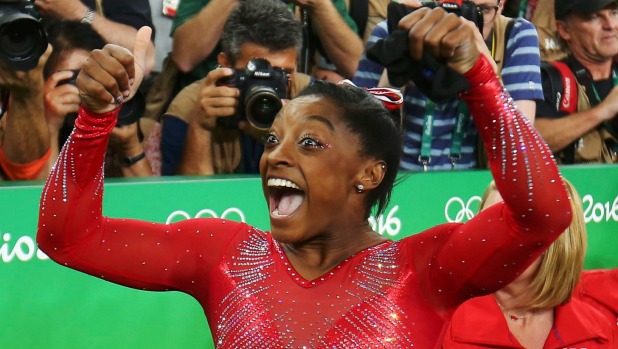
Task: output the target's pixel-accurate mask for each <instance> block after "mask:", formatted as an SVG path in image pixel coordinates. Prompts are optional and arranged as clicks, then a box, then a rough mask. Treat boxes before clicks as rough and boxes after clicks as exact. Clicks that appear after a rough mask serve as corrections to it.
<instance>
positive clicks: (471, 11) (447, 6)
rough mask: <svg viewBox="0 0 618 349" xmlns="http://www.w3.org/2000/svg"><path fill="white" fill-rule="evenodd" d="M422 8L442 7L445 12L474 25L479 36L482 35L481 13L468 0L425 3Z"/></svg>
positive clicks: (479, 9)
mask: <svg viewBox="0 0 618 349" xmlns="http://www.w3.org/2000/svg"><path fill="white" fill-rule="evenodd" d="M423 7H429V8H436V7H442V9H444V10H445V11H446V12H449V13H454V14H456V15H457V16H459V17H463V18H465V19H467V20H469V21H471V22H472V23H474V24H475V25H476V27H477V28H478V29H479V31H480V32H481V34H482V33H483V22H484V20H483V12H481V8H480V7H478V6H476V4H475V3H474V2H472V1H470V0H440V1H439V2H426V3H423Z"/></svg>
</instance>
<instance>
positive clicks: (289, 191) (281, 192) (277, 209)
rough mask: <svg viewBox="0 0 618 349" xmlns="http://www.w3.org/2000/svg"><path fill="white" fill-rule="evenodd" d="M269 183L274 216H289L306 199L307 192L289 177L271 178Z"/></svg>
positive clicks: (271, 208)
mask: <svg viewBox="0 0 618 349" xmlns="http://www.w3.org/2000/svg"><path fill="white" fill-rule="evenodd" d="M267 185H268V189H269V207H270V212H271V215H272V216H273V217H288V216H290V215H292V214H294V212H296V210H298V208H299V207H300V205H301V204H302V203H303V201H304V200H305V193H304V192H303V191H302V190H301V189H300V187H299V186H298V185H297V184H296V183H294V182H292V181H289V180H287V179H281V178H270V179H269V180H268V182H267Z"/></svg>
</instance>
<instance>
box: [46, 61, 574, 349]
mask: <svg viewBox="0 0 618 349" xmlns="http://www.w3.org/2000/svg"><path fill="white" fill-rule="evenodd" d="M466 75H467V77H468V79H469V80H470V82H471V86H475V87H473V88H472V89H471V90H470V91H468V92H467V93H465V94H463V95H462V98H464V99H465V100H466V101H467V102H468V105H469V108H470V111H471V113H472V115H475V116H476V123H477V125H478V128H479V130H480V132H481V134H482V136H483V139H484V140H485V145H486V147H487V149H488V153H489V156H490V161H491V169H492V172H493V175H494V177H495V180H496V183H497V186H498V188H499V190H500V192H501V193H502V196H503V197H504V200H505V204H504V205H496V206H495V207H493V208H491V209H488V210H485V211H484V212H483V213H481V214H480V215H478V216H477V217H476V218H475V219H473V220H472V221H470V222H468V223H466V224H446V225H441V226H438V227H435V228H433V229H429V230H427V231H425V232H423V233H420V234H417V235H414V236H412V237H409V238H405V239H403V240H400V241H397V242H385V243H382V244H380V245H377V246H374V247H371V248H368V249H366V250H363V251H361V252H359V253H357V254H355V255H353V256H350V257H349V258H348V259H346V260H345V261H343V262H342V263H340V264H339V265H338V266H336V267H335V268H334V269H332V270H331V271H330V272H328V273H327V274H326V275H323V276H322V277H320V278H318V279H315V280H305V279H304V278H302V277H301V276H299V275H298V274H297V273H296V272H295V270H294V268H293V267H292V266H291V265H290V264H289V263H288V260H287V257H286V255H285V254H284V253H283V252H282V249H281V247H280V245H279V244H278V243H277V242H276V241H273V239H272V237H271V235H270V234H269V233H267V232H262V231H260V230H257V229H255V228H253V227H251V226H249V225H246V224H244V223H237V222H232V221H224V220H218V219H193V220H187V221H183V222H178V223H174V224H169V225H164V224H158V223H148V222H143V221H137V220H129V219H114V218H107V217H103V216H102V208H101V201H102V195H103V175H102V163H103V158H104V153H105V149H106V145H107V138H108V134H109V132H110V130H111V129H112V128H113V127H114V121H115V118H116V115H115V113H109V114H105V115H92V114H89V113H88V111H85V110H81V111H80V115H79V118H78V120H77V122H76V130H75V132H74V133H73V135H72V136H71V138H70V140H69V142H68V143H67V144H66V146H65V147H64V149H63V151H62V153H61V155H60V158H59V160H58V162H57V165H56V167H55V168H54V170H53V172H52V174H51V175H50V177H49V179H48V181H47V184H46V186H45V188H44V191H43V194H42V198H41V210H40V220H39V232H38V242H39V244H40V247H41V248H42V249H43V250H44V251H45V252H46V253H48V254H49V255H50V257H52V258H53V259H54V260H55V261H57V262H58V263H61V264H63V265H66V266H68V267H70V268H74V269H77V270H81V271H83V272H85V273H88V274H91V275H94V276H97V277H100V278H104V279H106V280H109V281H112V282H116V283H119V284H123V285H127V286H130V287H135V288H140V289H145V290H179V291H183V292H186V293H188V294H190V295H192V296H193V297H195V298H196V299H197V300H198V301H199V302H200V304H201V305H202V307H203V308H204V312H205V314H206V317H207V318H208V323H209V325H210V327H211V331H212V333H213V335H214V340H215V343H216V344H217V346H218V347H220V348H282V347H286V348H289V347H295V348H296V347H307V348H370V347H393V348H409V347H412V346H414V347H416V348H433V347H434V346H435V345H436V342H437V341H438V340H439V339H440V336H441V334H442V333H443V331H444V329H445V323H446V322H447V320H448V318H449V316H450V314H451V313H452V310H453V309H454V308H455V307H456V306H457V305H458V304H459V303H461V302H463V301H464V300H466V299H467V298H469V297H471V296H474V295H480V294H487V293H491V292H493V291H495V290H496V289H499V288H501V287H502V286H504V285H506V284H508V283H509V282H510V281H511V280H512V279H513V278H514V277H515V276H516V274H517V273H518V271H520V270H523V269H524V268H525V266H526V265H527V263H528V262H530V261H532V260H533V259H534V258H535V257H536V256H537V255H538V254H539V253H540V252H541V251H542V250H543V249H545V248H546V247H547V246H548V245H549V244H550V243H551V242H552V240H553V239H554V238H555V237H556V236H557V235H558V234H559V232H561V231H562V230H563V229H564V228H566V227H567V226H568V224H569V223H570V205H569V201H568V198H567V194H566V191H565V190H564V188H563V184H562V181H561V180H559V173H558V169H557V167H556V165H555V163H554V161H553V160H552V158H551V153H550V151H549V150H548V148H547V147H546V146H545V144H544V143H543V142H542V141H541V140H540V137H539V135H538V134H537V133H536V132H535V131H534V130H533V128H532V126H531V125H530V124H529V123H528V121H527V120H525V118H524V117H522V115H521V114H520V113H519V112H517V111H516V110H515V108H514V107H513V106H514V105H513V101H512V100H511V99H510V97H509V95H508V94H507V93H506V92H505V91H504V89H503V88H502V87H501V85H500V83H499V82H498V80H497V79H496V77H495V74H494V73H493V70H492V68H491V66H490V65H489V63H488V62H487V61H486V60H485V59H481V60H479V62H478V63H477V64H476V65H475V67H474V68H473V69H472V70H471V71H470V72H469V73H468V74H466Z"/></svg>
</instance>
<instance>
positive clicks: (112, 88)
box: [77, 27, 152, 114]
mask: <svg viewBox="0 0 618 349" xmlns="http://www.w3.org/2000/svg"><path fill="white" fill-rule="evenodd" d="M151 34H152V29H150V28H149V27H142V28H141V29H140V30H139V31H138V32H137V36H136V38H135V46H134V47H133V53H131V52H130V51H129V50H127V49H125V48H124V47H121V46H118V45H113V44H108V45H105V47H104V48H103V49H102V50H94V51H92V53H91V54H90V57H89V58H88V60H87V61H86V63H84V65H83V66H82V69H81V71H80V73H79V75H78V76H77V88H78V89H79V95H80V97H81V100H82V103H83V104H84V106H85V107H86V109H88V110H90V111H92V112H95V113H98V114H102V113H107V112H109V111H112V110H114V109H116V108H118V107H119V106H120V105H121V104H122V103H123V102H124V101H126V100H129V99H131V98H132V97H133V96H134V95H135V92H136V91H137V88H138V87H139V84H140V83H141V82H142V79H143V78H144V67H145V66H146V49H147V48H148V45H149V43H150V36H151Z"/></svg>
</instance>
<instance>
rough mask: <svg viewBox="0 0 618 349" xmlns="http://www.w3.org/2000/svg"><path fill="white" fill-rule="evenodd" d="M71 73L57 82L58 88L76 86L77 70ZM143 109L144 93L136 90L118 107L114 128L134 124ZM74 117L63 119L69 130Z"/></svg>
mask: <svg viewBox="0 0 618 349" xmlns="http://www.w3.org/2000/svg"><path fill="white" fill-rule="evenodd" d="M72 73H73V76H72V77H70V78H68V79H65V80H62V81H60V82H58V86H60V85H64V84H71V85H73V86H77V84H76V79H77V75H78V74H79V70H73V71H72ZM145 108H146V97H145V96H144V93H142V92H141V91H140V90H137V92H136V93H135V95H134V96H133V98H131V99H130V100H128V101H126V102H125V103H124V104H123V105H122V106H121V107H120V111H119V112H118V120H117V121H116V126H125V125H130V124H133V123H136V122H137V121H138V120H139V119H140V118H141V117H142V115H143V114H144V110H145ZM76 117H77V115H74V117H67V118H66V119H65V120H67V122H68V123H70V124H71V128H72V125H73V122H74V121H75V118H76Z"/></svg>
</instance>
